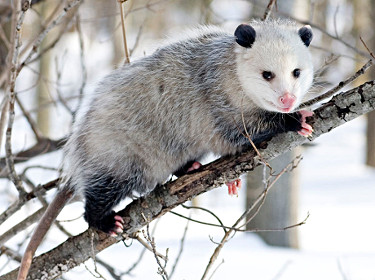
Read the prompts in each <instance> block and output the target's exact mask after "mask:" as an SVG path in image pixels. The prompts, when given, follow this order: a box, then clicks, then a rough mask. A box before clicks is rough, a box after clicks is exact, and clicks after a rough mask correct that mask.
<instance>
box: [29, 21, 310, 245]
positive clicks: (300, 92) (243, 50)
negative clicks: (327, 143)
mask: <svg viewBox="0 0 375 280" xmlns="http://www.w3.org/2000/svg"><path fill="white" fill-rule="evenodd" d="M312 37H313V33H312V30H311V28H310V27H309V26H304V27H301V28H298V27H297V26H296V24H295V23H292V22H289V21H286V20H269V21H265V22H258V21H253V22H251V23H250V24H241V25H239V26H238V27H237V29H236V30H235V32H234V35H231V34H228V33H226V32H224V31H222V30H220V29H218V28H203V29H200V30H199V31H198V32H196V34H195V35H193V36H189V38H187V39H185V40H180V41H177V42H174V43H171V44H168V45H166V46H164V47H161V48H159V49H158V50H156V51H155V52H154V53H153V54H152V55H150V56H148V57H144V58H142V59H139V60H138V61H135V62H132V63H131V64H128V65H124V66H123V67H120V68H118V69H117V70H115V71H114V72H112V73H111V74H109V75H108V76H107V77H105V78H104V80H103V81H102V82H101V83H100V85H99V86H98V88H97V90H96V94H95V97H94V99H93V100H92V102H91V104H90V106H89V108H88V110H87V112H86V113H85V114H84V116H83V117H82V119H81V120H80V121H79V122H78V123H77V124H76V125H75V127H74V130H73V133H72V135H71V136H70V138H69V140H68V143H67V145H66V147H65V163H64V176H65V181H66V187H65V190H66V188H71V189H72V190H73V192H74V193H76V194H81V195H82V196H83V197H84V199H85V215H84V217H85V220H86V221H87V222H88V224H89V226H90V227H94V228H96V229H99V230H102V231H104V232H107V233H110V234H115V233H120V232H121V231H122V229H123V227H122V223H123V221H122V219H121V217H119V216H116V214H115V212H114V211H113V207H114V206H115V205H117V204H118V203H119V202H120V201H121V200H122V199H124V198H125V197H129V196H131V195H132V194H133V193H134V192H137V193H139V194H145V193H147V192H150V191H151V190H153V189H154V188H155V187H156V186H158V185H159V184H163V183H164V182H165V181H166V180H167V178H168V177H169V176H170V175H171V174H178V175H179V174H182V173H184V172H186V171H190V170H192V169H197V168H199V166H200V165H199V164H198V162H199V160H200V159H201V158H202V157H203V156H205V155H206V154H208V153H214V154H216V155H228V154H235V153H238V152H240V151H242V150H243V149H244V148H246V147H248V146H249V145H250V141H249V139H248V138H247V137H246V133H248V134H249V135H250V137H251V140H252V141H253V142H254V143H255V144H259V143H260V142H262V141H265V140H268V139H270V138H271V137H272V136H274V135H275V134H278V133H282V132H287V131H295V132H298V133H299V134H301V135H303V136H309V135H311V133H312V131H313V129H312V127H311V126H310V125H309V124H307V123H306V117H307V116H311V113H310V112H308V111H296V112H295V109H296V108H297V107H298V106H299V105H300V104H301V102H302V100H303V98H304V96H305V94H306V93H307V91H308V90H309V88H310V87H311V85H312V82H313V64H312V58H311V54H310V52H309V48H308V47H309V45H310V42H311V40H312ZM60 199H63V198H60ZM51 207H52V208H53V207H54V206H53V203H52V206H51ZM48 211H49V210H47V214H48ZM51 211H54V212H56V211H58V210H56V209H54V210H51ZM47 214H46V215H47ZM35 249H36V248H35Z"/></svg>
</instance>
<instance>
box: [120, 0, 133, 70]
mask: <svg viewBox="0 0 375 280" xmlns="http://www.w3.org/2000/svg"><path fill="white" fill-rule="evenodd" d="M126 1H127V0H118V2H119V6H120V15H121V27H122V39H123V41H124V54H125V63H127V64H129V63H130V58H129V52H128V43H127V41H126V31H125V19H124V9H123V7H122V4H123V3H125V2H126Z"/></svg>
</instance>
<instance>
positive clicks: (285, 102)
mask: <svg viewBox="0 0 375 280" xmlns="http://www.w3.org/2000/svg"><path fill="white" fill-rule="evenodd" d="M279 101H280V104H281V105H282V106H283V107H285V108H289V107H292V106H293V104H294V103H295V102H296V97H295V96H294V95H292V94H290V93H289V92H287V93H285V94H284V95H283V96H281V97H280V98H279Z"/></svg>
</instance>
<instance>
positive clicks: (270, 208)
mask: <svg viewBox="0 0 375 280" xmlns="http://www.w3.org/2000/svg"><path fill="white" fill-rule="evenodd" d="M297 4H298V5H297ZM297 8H298V12H299V13H301V11H302V10H304V11H305V13H304V14H305V15H306V16H307V15H308V13H307V12H308V5H307V3H305V4H304V5H303V4H302V3H301V2H300V1H296V0H288V1H282V2H278V10H279V11H280V12H285V13H291V14H292V15H293V11H294V10H296V9H297ZM264 10H265V9H264V7H262V6H261V5H260V3H259V2H256V5H255V10H254V13H255V15H256V16H261V15H262V14H261V13H262V12H264ZM298 17H299V18H303V15H301V14H299V15H298ZM298 154H300V152H298V150H294V151H290V152H287V153H285V154H283V155H281V156H279V157H277V158H275V159H273V160H272V161H270V162H269V163H270V165H271V166H272V168H273V173H274V174H277V173H278V172H280V171H281V170H282V169H283V168H284V167H285V166H286V165H287V164H289V163H290V162H291V161H292V160H293V158H295V157H296V155H298ZM268 176H269V172H267V175H266V178H267V177H268ZM263 177H264V174H263V167H258V168H257V169H256V170H255V172H251V173H249V174H247V175H246V188H247V189H246V193H247V194H246V205H247V207H249V206H250V205H251V204H253V202H254V201H255V199H256V198H257V196H258V195H259V193H261V192H262V191H263V189H264V179H265V178H263ZM298 188H299V183H298V175H297V170H294V171H293V172H292V173H285V174H283V175H282V177H281V178H280V179H279V180H278V181H277V182H276V184H275V187H274V189H272V190H271V191H270V192H269V193H268V195H267V199H266V201H265V203H264V205H263V206H262V208H261V209H260V211H259V213H258V214H257V215H256V216H255V217H254V218H253V220H252V221H251V222H250V223H249V224H247V229H249V230H251V229H274V228H283V227H286V226H289V225H293V224H296V223H297V219H298ZM251 215H253V213H250V215H249V216H251ZM258 234H259V236H260V237H262V239H263V240H264V241H265V242H266V243H268V244H270V245H275V246H284V247H292V248H298V231H297V229H292V230H288V231H266V232H259V233H258Z"/></svg>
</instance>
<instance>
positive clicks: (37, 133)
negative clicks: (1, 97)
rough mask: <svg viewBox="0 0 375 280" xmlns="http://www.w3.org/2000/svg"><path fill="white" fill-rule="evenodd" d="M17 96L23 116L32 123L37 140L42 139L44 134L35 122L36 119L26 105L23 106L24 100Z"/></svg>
mask: <svg viewBox="0 0 375 280" xmlns="http://www.w3.org/2000/svg"><path fill="white" fill-rule="evenodd" d="M15 98H16V102H17V104H18V106H19V107H20V109H21V111H22V113H23V116H24V117H25V119H26V120H27V122H28V124H29V125H30V127H31V130H32V131H33V132H34V135H35V138H36V140H37V141H40V139H42V138H43V136H42V133H41V132H40V130H39V129H38V126H37V124H36V123H35V121H34V120H33V118H32V117H31V115H30V114H29V112H27V111H26V109H25V107H24V106H23V104H22V102H21V101H20V99H19V98H18V96H17V95H16V96H15Z"/></svg>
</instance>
